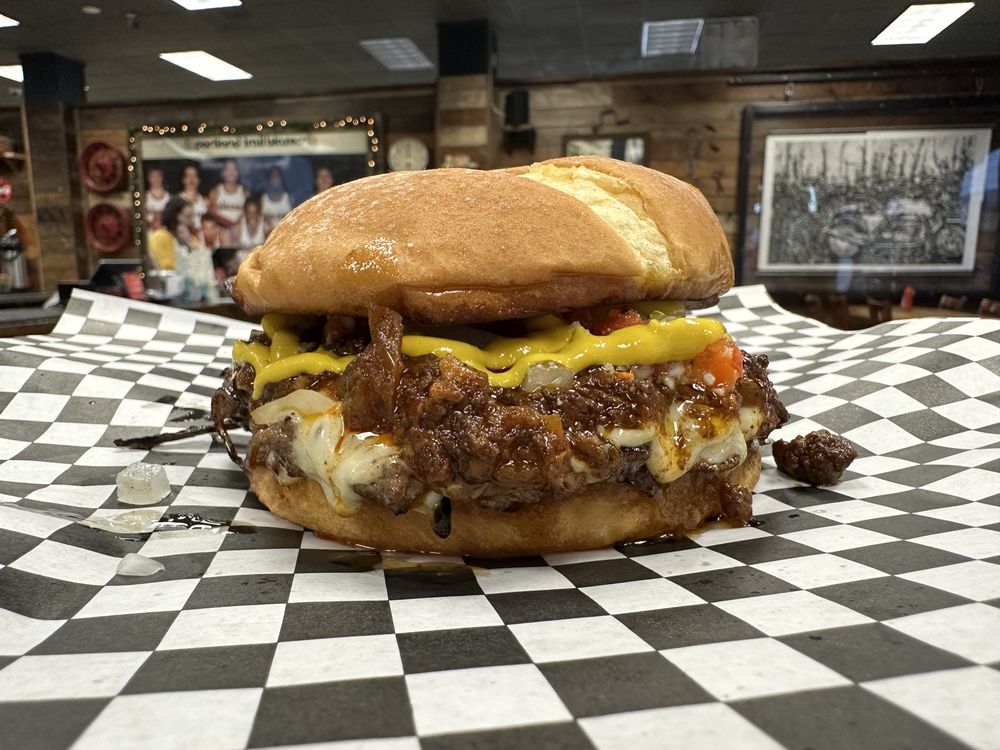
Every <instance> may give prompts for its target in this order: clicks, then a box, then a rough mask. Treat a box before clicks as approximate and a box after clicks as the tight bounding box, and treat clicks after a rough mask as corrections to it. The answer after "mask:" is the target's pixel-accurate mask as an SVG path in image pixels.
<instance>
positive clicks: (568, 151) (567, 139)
mask: <svg viewBox="0 0 1000 750" xmlns="http://www.w3.org/2000/svg"><path fill="white" fill-rule="evenodd" d="M562 152H563V156H610V157H613V158H615V159H621V160H622V161H627V162H631V163H632V164H642V165H645V164H646V163H647V162H648V160H649V134H648V133H607V134H601V135H596V134H584V135H564V136H563V140H562Z"/></svg>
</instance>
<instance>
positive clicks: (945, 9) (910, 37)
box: [872, 3, 975, 45]
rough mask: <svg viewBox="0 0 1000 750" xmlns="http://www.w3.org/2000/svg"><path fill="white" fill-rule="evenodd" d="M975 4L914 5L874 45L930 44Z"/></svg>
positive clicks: (873, 41) (873, 42)
mask: <svg viewBox="0 0 1000 750" xmlns="http://www.w3.org/2000/svg"><path fill="white" fill-rule="evenodd" d="M973 5H975V3H935V4H929V5H911V6H910V7H909V8H907V9H906V10H904V11H903V12H902V13H900V14H899V18H897V19H896V20H895V21H893V22H892V23H890V24H889V25H888V26H886V27H885V28H884V29H883V30H882V33H881V34H879V35H878V36H877V37H875V38H874V39H872V44H873V45H883V44H926V43H927V42H929V41H930V40H931V39H933V38H934V37H936V36H937V35H938V34H940V33H941V32H942V31H944V30H945V29H946V28H948V27H949V26H951V25H952V24H953V23H955V21H957V20H958V19H959V18H961V17H962V16H964V15H965V14H966V13H968V12H969V11H970V10H972V6H973Z"/></svg>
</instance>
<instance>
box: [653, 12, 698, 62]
mask: <svg viewBox="0 0 1000 750" xmlns="http://www.w3.org/2000/svg"><path fill="white" fill-rule="evenodd" d="M704 27H705V19H704V18H680V19H676V20H673V21H646V22H645V23H644V24H643V25H642V56H643V57H659V56H660V55H693V54H694V51H695V50H696V49H698V40H699V39H700V38H701V30H702V29H703V28H704Z"/></svg>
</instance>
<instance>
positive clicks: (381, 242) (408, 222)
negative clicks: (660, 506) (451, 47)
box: [233, 157, 733, 323]
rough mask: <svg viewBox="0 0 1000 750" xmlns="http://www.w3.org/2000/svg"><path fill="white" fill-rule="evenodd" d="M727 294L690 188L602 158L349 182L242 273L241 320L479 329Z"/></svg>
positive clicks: (728, 277) (305, 207)
mask: <svg viewBox="0 0 1000 750" xmlns="http://www.w3.org/2000/svg"><path fill="white" fill-rule="evenodd" d="M732 283H733V263H732V258H731V256H730V253H729V247H728V245H727V243H726V239H725V235H724V234H723V232H722V228H721V227H720V226H719V221H718V219H717V218H716V217H715V214H714V213H713V212H712V209H711V207H710V206H709V205H708V202H707V201H706V200H705V198H704V197H703V196H702V195H701V193H700V192H698V190H697V189H695V188H694V187H692V186H691V185H688V184H687V183H685V182H681V181H680V180H677V179H674V178H673V177H669V176H667V175H665V174H662V173H660V172H656V171H654V170H652V169H647V168H646V167H641V166H638V165H635V164H628V163H625V162H620V161H617V160H615V159H607V158H603V157H580V158H566V159H553V160H551V161H547V162H541V163H539V164H534V165H532V166H530V167H523V168H519V169H514V170H507V171H478V170H470V169H435V170H430V171H427V172H396V173H389V174H382V175H376V176H374V177H368V178H366V179H362V180H358V181H356V182H350V183H345V184H343V185H338V186H337V187H334V188H331V189H330V190H327V191H325V192H323V193H320V194H319V195H317V196H315V197H313V198H311V199H310V200H308V201H306V202H305V203H303V204H302V205H300V206H298V207H297V208H296V209H294V210H293V211H292V212H291V213H289V214H288V215H287V216H286V217H285V218H284V219H283V220H282V221H281V222H280V223H279V224H278V226H277V227H276V228H275V229H274V231H273V232H271V234H270V236H269V237H268V238H267V241H266V242H265V243H264V244H263V245H262V246H261V247H258V248H256V249H255V250H254V251H253V252H252V253H251V254H250V256H249V257H248V258H247V259H246V261H244V263H243V264H242V265H241V266H240V269H239V273H238V274H237V276H236V281H235V283H234V285H233V297H234V299H235V300H236V301H237V302H238V303H239V304H240V305H241V306H242V307H243V308H244V309H245V310H247V312H250V313H257V314H260V313H266V312H284V313H303V314H318V315H329V314H342V315H365V314H366V310H367V307H368V305H369V304H370V303H375V304H379V305H383V306H385V307H389V308H392V309H394V310H396V311H397V312H399V313H400V314H402V315H403V316H404V317H407V318H411V319H414V320H418V321H421V322H425V323H474V322H482V321H490V320H504V319H509V318H516V317H524V316H528V315H534V314H537V313H542V312H555V311H560V310H567V309H571V308H580V307H594V306H597V305H602V304H617V303H625V302H633V301H638V300H644V299H703V298H706V297H712V296H714V295H716V294H720V293H722V292H724V291H726V290H727V289H728V288H729V287H730V286H731V285H732Z"/></svg>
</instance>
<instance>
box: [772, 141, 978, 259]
mask: <svg viewBox="0 0 1000 750" xmlns="http://www.w3.org/2000/svg"><path fill="white" fill-rule="evenodd" d="M990 136H991V131H990V129H989V128H963V129H937V128H925V129H914V130H865V131H862V132H857V133H841V132H832V133H805V134H795V135H778V134H774V135H768V136H767V137H766V139H765V147H764V188H763V196H762V198H761V220H760V244H759V250H758V256H757V272H758V273H759V274H765V273H797V272H801V271H807V272H816V271H827V272H836V271H837V270H838V268H839V267H840V266H841V264H842V263H844V262H845V261H849V262H850V263H851V264H852V266H853V269H854V271H855V272H856V273H893V272H906V273H950V272H964V273H968V272H969V271H972V270H973V267H974V265H975V263H974V262H975V253H976V244H977V242H978V239H979V219H980V215H981V212H982V206H983V194H984V188H985V185H986V167H987V158H988V155H989V148H990Z"/></svg>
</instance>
